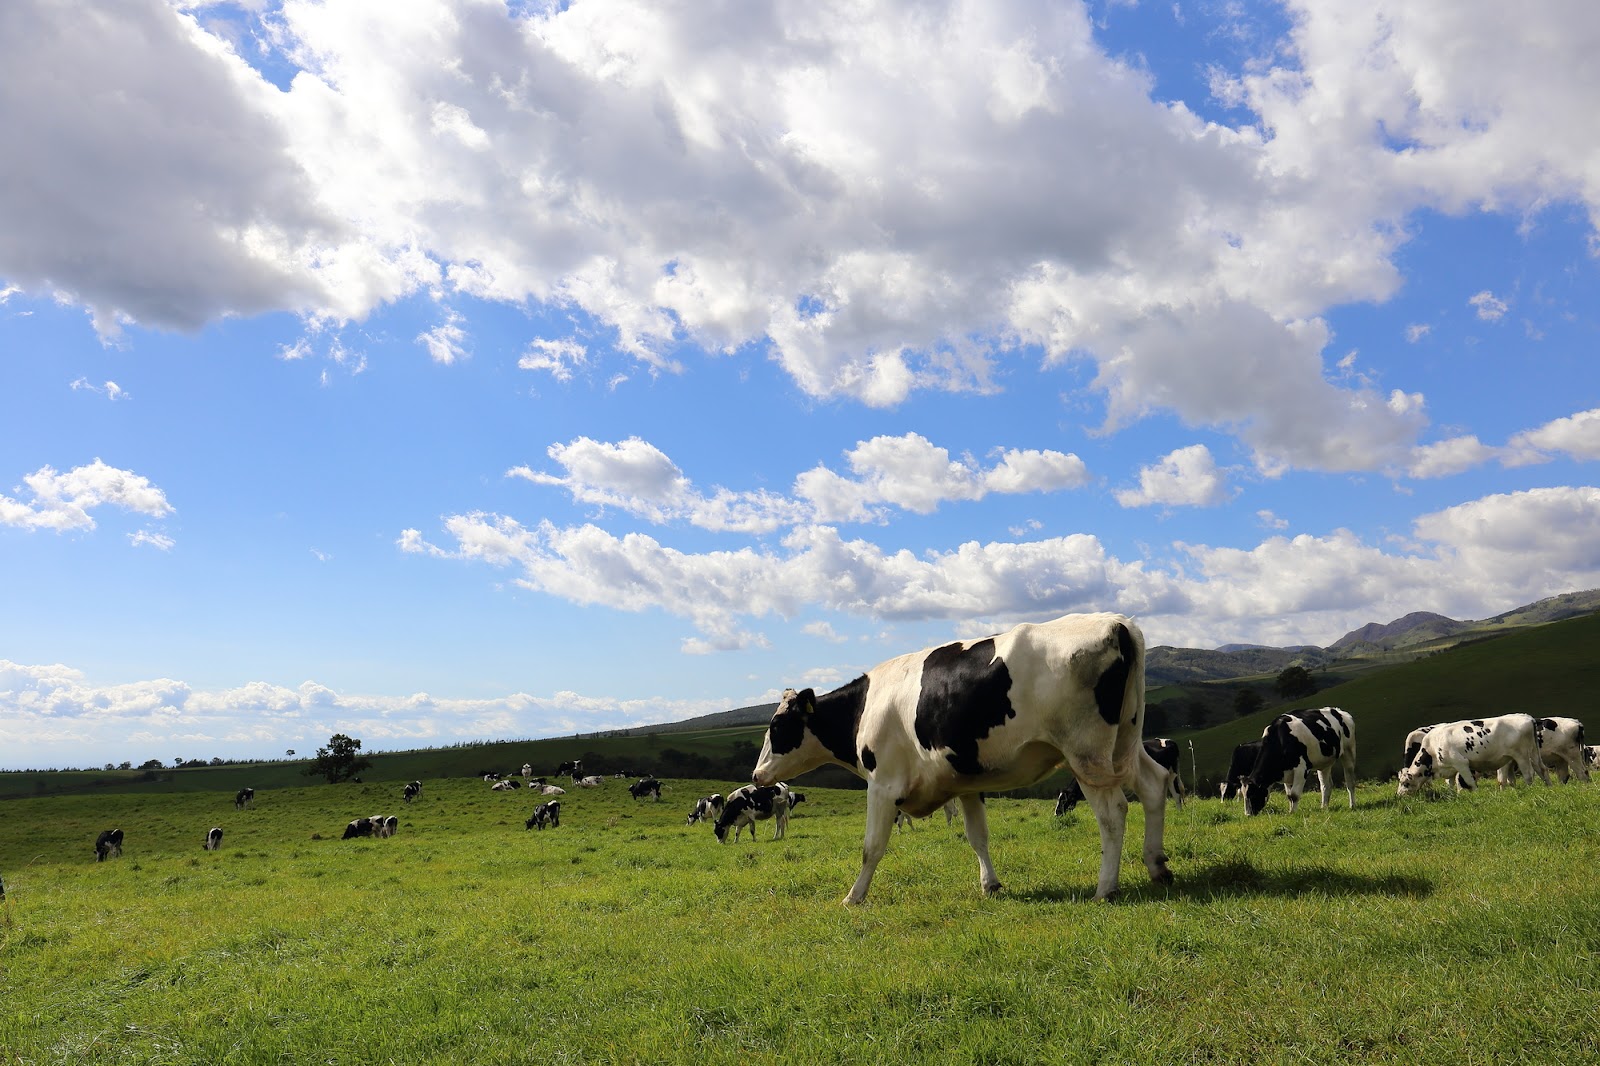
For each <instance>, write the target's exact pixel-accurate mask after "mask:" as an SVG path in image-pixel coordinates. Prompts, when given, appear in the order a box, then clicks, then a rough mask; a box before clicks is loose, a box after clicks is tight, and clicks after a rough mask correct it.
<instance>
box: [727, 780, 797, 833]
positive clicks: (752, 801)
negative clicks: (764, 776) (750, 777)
mask: <svg viewBox="0 0 1600 1066" xmlns="http://www.w3.org/2000/svg"><path fill="white" fill-rule="evenodd" d="M768 818H771V819H772V820H773V824H774V825H775V826H776V828H775V829H774V830H773V831H772V839H773V840H782V839H783V834H784V833H785V832H787V831H788V828H789V786H788V785H786V784H784V783H783V782H781V781H780V782H778V783H776V784H771V785H744V786H743V787H741V788H736V789H734V790H733V791H732V792H730V793H728V801H727V802H726V803H724V804H723V805H722V813H721V814H719V815H717V821H716V824H715V825H713V826H712V829H713V830H714V831H715V832H716V834H717V839H718V840H720V841H722V842H723V843H724V844H726V843H727V842H728V830H729V829H730V828H731V829H732V830H733V842H734V843H735V844H737V843H738V842H739V833H740V832H741V831H742V830H743V829H744V827H745V826H749V827H750V839H751V840H754V839H755V838H756V823H757V822H764V821H766V820H767V819H768Z"/></svg>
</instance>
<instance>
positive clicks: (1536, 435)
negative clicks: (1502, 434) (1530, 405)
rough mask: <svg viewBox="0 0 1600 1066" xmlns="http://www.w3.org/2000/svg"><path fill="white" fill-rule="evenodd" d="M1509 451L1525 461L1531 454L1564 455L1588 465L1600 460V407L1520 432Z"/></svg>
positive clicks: (1513, 438)
mask: <svg viewBox="0 0 1600 1066" xmlns="http://www.w3.org/2000/svg"><path fill="white" fill-rule="evenodd" d="M1507 450H1508V451H1509V452H1510V453H1511V454H1512V455H1513V456H1520V457H1524V459H1526V458H1527V455H1528V453H1529V452H1530V451H1531V452H1534V453H1545V452H1560V453H1562V454H1564V455H1567V456H1570V457H1571V458H1573V459H1577V460H1579V461H1587V462H1592V461H1594V460H1597V459H1600V408H1595V409H1594V410H1590V411H1580V412H1578V413H1577V414H1575V415H1569V416H1568V417H1566V418H1557V419H1555V420H1553V421H1550V422H1546V423H1545V424H1544V425H1542V426H1539V427H1537V428H1536V429H1530V430H1527V431H1525V432H1522V433H1518V434H1517V435H1516V436H1514V437H1512V438H1511V440H1510V442H1508V444H1507Z"/></svg>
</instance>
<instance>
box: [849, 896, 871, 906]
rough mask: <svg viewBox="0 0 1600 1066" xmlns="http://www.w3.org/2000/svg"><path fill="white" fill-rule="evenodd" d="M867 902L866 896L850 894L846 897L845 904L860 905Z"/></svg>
mask: <svg viewBox="0 0 1600 1066" xmlns="http://www.w3.org/2000/svg"><path fill="white" fill-rule="evenodd" d="M865 902H866V899H865V898H863V897H861V896H856V895H849V896H846V897H845V898H844V905H845V906H846V907H859V906H861V905H862V904H863V903H865Z"/></svg>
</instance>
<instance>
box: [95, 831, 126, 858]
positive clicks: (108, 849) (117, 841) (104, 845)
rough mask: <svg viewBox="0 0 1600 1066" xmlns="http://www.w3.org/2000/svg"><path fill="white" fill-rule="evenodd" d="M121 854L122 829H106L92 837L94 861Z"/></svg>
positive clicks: (116, 856)
mask: <svg viewBox="0 0 1600 1066" xmlns="http://www.w3.org/2000/svg"><path fill="white" fill-rule="evenodd" d="M121 855H122V830H120V829H107V830H105V831H103V832H102V833H101V834H100V835H99V836H97V837H95V838H94V861H95V862H105V861H106V860H107V859H115V858H118V857H120V856H121Z"/></svg>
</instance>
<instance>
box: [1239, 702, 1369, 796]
mask: <svg viewBox="0 0 1600 1066" xmlns="http://www.w3.org/2000/svg"><path fill="white" fill-rule="evenodd" d="M1336 765H1337V766H1339V767H1342V768H1343V770H1344V787H1345V791H1347V792H1348V793H1350V809H1351V810H1354V809H1355V806H1356V721H1355V719H1354V718H1352V717H1350V715H1349V713H1348V712H1346V711H1341V710H1340V709H1339V708H1337V707H1316V708H1313V709H1311V710H1307V711H1286V712H1285V713H1283V714H1280V715H1278V717H1276V718H1274V719H1273V720H1272V721H1271V722H1269V723H1268V724H1267V728H1266V729H1265V730H1263V731H1262V733H1261V750H1260V751H1258V752H1257V753H1256V762H1255V765H1254V766H1252V767H1251V768H1250V774H1249V776H1248V777H1246V778H1245V786H1244V813H1245V814H1247V815H1254V814H1260V813H1261V811H1262V809H1263V808H1265V807H1266V805H1267V790H1268V789H1269V788H1271V787H1272V786H1273V785H1274V784H1276V783H1277V782H1279V781H1282V782H1283V789H1284V791H1285V792H1287V793H1288V794H1289V812H1290V813H1291V814H1292V813H1294V809H1295V808H1296V807H1297V806H1299V805H1300V794H1301V793H1302V792H1304V791H1305V787H1306V774H1307V773H1308V772H1310V771H1312V770H1315V771H1316V772H1317V781H1318V783H1319V784H1321V786H1322V809H1323V810H1327V809H1328V796H1329V794H1330V793H1331V792H1332V791H1333V768H1334V766H1336Z"/></svg>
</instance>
